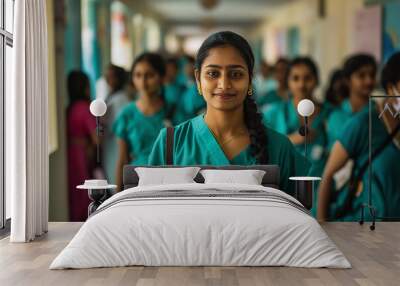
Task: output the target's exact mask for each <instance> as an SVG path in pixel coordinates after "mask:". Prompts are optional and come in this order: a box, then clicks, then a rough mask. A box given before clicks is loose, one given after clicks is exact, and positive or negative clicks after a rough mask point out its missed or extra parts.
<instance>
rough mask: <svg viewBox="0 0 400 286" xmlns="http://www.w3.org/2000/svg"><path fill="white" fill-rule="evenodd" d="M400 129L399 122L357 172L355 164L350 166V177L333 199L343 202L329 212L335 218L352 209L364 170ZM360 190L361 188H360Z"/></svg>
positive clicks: (343, 215)
mask: <svg viewBox="0 0 400 286" xmlns="http://www.w3.org/2000/svg"><path fill="white" fill-rule="evenodd" d="M399 130H400V124H398V125H397V126H396V128H395V129H394V130H393V131H392V132H391V133H390V134H389V135H388V136H387V137H386V139H385V141H384V142H383V143H382V145H381V146H379V147H378V148H377V149H375V150H374V152H373V153H372V154H371V159H370V160H367V161H366V162H365V163H364V164H363V165H362V166H361V168H360V170H359V172H357V174H356V172H355V164H354V165H353V167H352V171H351V176H350V179H349V180H348V182H347V183H346V184H344V186H343V187H342V188H340V189H339V190H338V192H337V193H338V195H337V196H336V198H334V200H336V201H343V204H341V205H340V206H335V207H332V208H331V210H330V212H331V214H332V216H333V218H335V219H341V218H343V217H345V216H346V215H347V214H349V213H351V212H352V211H353V200H354V198H355V197H356V195H357V193H358V190H359V188H360V184H361V182H362V178H363V176H364V174H365V172H366V171H367V169H368V166H369V162H371V164H372V162H373V161H374V159H375V158H377V157H378V155H379V154H381V153H382V152H383V151H384V150H385V149H386V147H387V146H389V144H390V142H392V140H393V138H394V137H395V136H396V134H397V133H398V132H399ZM361 191H362V189H361Z"/></svg>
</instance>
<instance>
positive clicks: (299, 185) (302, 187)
mask: <svg viewBox="0 0 400 286" xmlns="http://www.w3.org/2000/svg"><path fill="white" fill-rule="evenodd" d="M297 112H298V113H299V114H300V115H301V116H303V117H304V126H301V127H300V129H299V133H300V135H302V136H304V156H305V158H306V159H307V135H308V134H309V129H308V118H309V117H310V116H311V115H312V114H313V113H314V103H313V102H312V101H311V100H309V99H303V100H301V101H300V102H299V104H298V105H297ZM289 180H292V181H295V197H296V199H297V200H298V201H299V202H301V203H302V204H303V205H304V207H305V208H307V209H309V210H310V209H311V208H312V206H313V200H314V199H313V197H314V195H313V193H314V181H319V180H321V178H320V177H308V176H305V177H290V178H289Z"/></svg>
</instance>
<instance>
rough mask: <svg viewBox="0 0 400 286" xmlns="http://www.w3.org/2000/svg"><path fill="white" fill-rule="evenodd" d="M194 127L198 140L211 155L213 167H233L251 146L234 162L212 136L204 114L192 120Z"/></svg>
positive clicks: (242, 151) (238, 155) (241, 152)
mask: <svg viewBox="0 0 400 286" xmlns="http://www.w3.org/2000/svg"><path fill="white" fill-rule="evenodd" d="M192 123H193V127H194V129H195V130H196V136H197V139H198V140H199V141H200V142H201V143H202V145H203V146H204V148H206V149H207V151H208V154H209V160H210V162H211V164H212V165H231V164H232V163H233V162H235V161H236V160H238V158H240V157H242V156H244V155H245V153H246V152H247V151H248V149H249V145H248V146H247V147H246V148H244V149H243V150H241V151H240V153H239V154H237V155H236V156H235V157H233V158H232V160H229V159H228V157H227V156H226V154H225V153H224V151H223V149H222V147H221V146H220V145H219V143H218V141H217V139H216V138H215V137H214V135H213V134H212V132H211V130H210V129H209V128H208V125H207V124H206V122H205V121H204V114H201V115H199V116H197V117H195V118H194V119H193V120H192Z"/></svg>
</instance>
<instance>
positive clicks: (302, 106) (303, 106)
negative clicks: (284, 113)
mask: <svg viewBox="0 0 400 286" xmlns="http://www.w3.org/2000/svg"><path fill="white" fill-rule="evenodd" d="M297 112H298V113H299V114H300V115H301V116H303V117H309V116H311V115H312V114H313V113H314V103H313V102H312V101H311V100H309V99H303V100H301V101H300V102H299V104H298V105H297Z"/></svg>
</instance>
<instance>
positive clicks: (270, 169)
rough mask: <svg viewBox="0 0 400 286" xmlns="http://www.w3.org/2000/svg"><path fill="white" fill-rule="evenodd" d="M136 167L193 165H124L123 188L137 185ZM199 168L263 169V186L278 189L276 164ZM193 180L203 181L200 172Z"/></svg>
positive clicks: (205, 166) (277, 168)
mask: <svg viewBox="0 0 400 286" xmlns="http://www.w3.org/2000/svg"><path fill="white" fill-rule="evenodd" d="M137 167H146V168H160V167H161V168H182V167H193V166H132V165H125V166H124V171H123V180H122V183H123V189H124V190H125V189H128V188H133V187H136V186H137V185H138V182H139V177H138V174H137V173H136V171H135V168H137ZM197 167H200V168H201V169H218V170H263V171H265V172H266V173H265V175H264V177H263V180H262V183H261V184H262V185H263V186H265V187H272V188H277V189H279V182H280V181H279V166H278V165H251V166H239V165H228V166H211V165H197ZM194 180H195V181H196V182H197V183H204V178H203V176H202V175H201V174H200V172H199V173H198V174H197V176H196V178H194Z"/></svg>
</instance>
